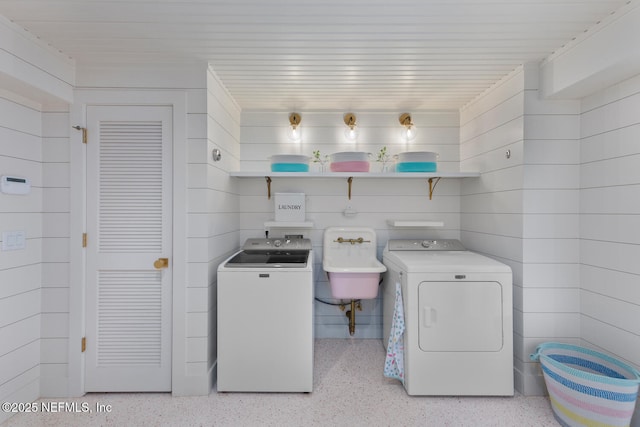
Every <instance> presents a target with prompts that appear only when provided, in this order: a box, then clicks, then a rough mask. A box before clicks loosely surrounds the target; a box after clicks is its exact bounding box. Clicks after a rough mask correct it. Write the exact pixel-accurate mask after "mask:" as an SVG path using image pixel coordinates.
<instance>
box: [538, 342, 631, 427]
mask: <svg viewBox="0 0 640 427" xmlns="http://www.w3.org/2000/svg"><path fill="white" fill-rule="evenodd" d="M531 360H533V361H538V360H539V361H540V365H541V366H542V373H543V375H544V381H545V384H546V385H547V391H548V392H549V399H550V400H551V409H553V412H554V415H555V418H556V420H557V421H558V422H559V423H560V424H561V425H563V426H602V427H604V426H628V425H629V423H630V422H631V416H632V415H633V410H634V408H635V405H636V399H637V397H638V385H639V384H640V372H638V370H637V369H635V368H633V367H632V366H629V365H627V364H625V363H622V362H621V361H619V360H616V359H614V358H613V357H611V356H608V355H606V354H603V353H599V352H597V351H594V350H590V349H587V348H583V347H578V346H575V345H570V344H562V343H554V342H550V343H544V344H540V345H539V346H538V348H537V349H536V352H535V353H534V354H532V355H531Z"/></svg>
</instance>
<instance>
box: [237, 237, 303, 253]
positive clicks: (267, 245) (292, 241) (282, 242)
mask: <svg viewBox="0 0 640 427" xmlns="http://www.w3.org/2000/svg"><path fill="white" fill-rule="evenodd" d="M275 249H277V250H310V249H311V240H309V239H300V238H288V237H278V238H268V239H267V238H265V239H247V240H246V241H245V242H244V245H243V246H242V250H245V251H268V250H275Z"/></svg>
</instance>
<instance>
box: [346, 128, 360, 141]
mask: <svg viewBox="0 0 640 427" xmlns="http://www.w3.org/2000/svg"><path fill="white" fill-rule="evenodd" d="M358 133H359V132H358V128H357V127H355V126H349V127H348V128H346V129H345V130H344V136H345V138H347V140H348V141H351V142H354V141H356V140H357V139H358Z"/></svg>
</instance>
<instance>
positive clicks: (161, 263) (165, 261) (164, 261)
mask: <svg viewBox="0 0 640 427" xmlns="http://www.w3.org/2000/svg"><path fill="white" fill-rule="evenodd" d="M153 266H154V267H155V268H157V269H158V270H159V269H161V268H167V267H169V258H158V259H157V260H155V262H154V263H153Z"/></svg>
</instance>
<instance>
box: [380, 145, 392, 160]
mask: <svg viewBox="0 0 640 427" xmlns="http://www.w3.org/2000/svg"><path fill="white" fill-rule="evenodd" d="M389 160H391V156H390V155H389V154H387V147H386V146H385V147H382V148H381V149H380V151H378V161H379V162H382V163H386V162H388V161H389Z"/></svg>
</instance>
